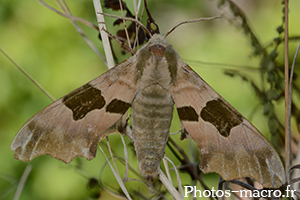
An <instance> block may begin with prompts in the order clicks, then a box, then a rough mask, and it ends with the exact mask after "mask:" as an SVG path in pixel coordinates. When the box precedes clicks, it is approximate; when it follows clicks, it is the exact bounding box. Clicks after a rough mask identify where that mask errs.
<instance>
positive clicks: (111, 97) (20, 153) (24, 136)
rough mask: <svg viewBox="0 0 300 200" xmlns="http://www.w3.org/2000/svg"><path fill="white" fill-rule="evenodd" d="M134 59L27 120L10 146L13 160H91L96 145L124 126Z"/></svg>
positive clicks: (132, 89)
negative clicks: (43, 157)
mask: <svg viewBox="0 0 300 200" xmlns="http://www.w3.org/2000/svg"><path fill="white" fill-rule="evenodd" d="M134 58H135V56H133V57H131V58H130V59H128V60H126V61H124V62H122V63H120V64H119V65H117V66H115V67H114V68H112V69H110V70H109V71H107V72H106V73H104V74H102V75H101V76H99V77H97V78H96V79H94V80H92V81H90V82H89V83H87V84H85V85H83V86H82V87H80V88H78V89H76V90H74V91H73V92H71V93H69V94H68V95H66V96H64V97H62V98H60V99H59V100H57V101H55V102H54V103H52V104H50V105H49V106H47V107H46V108H44V109H43V110H42V111H40V112H39V113H37V114H36V115H34V116H33V117H32V118H31V119H29V120H28V121H27V122H26V123H25V124H24V125H23V127H22V128H21V129H20V130H19V132H18V133H17V135H16V136H15V138H14V140H13V142H12V144H11V149H12V150H14V151H15V158H16V159H20V160H23V161H30V160H32V159H33V158H34V157H36V156H39V155H42V154H47V155H50V156H52V157H55V158H57V159H60V160H62V161H64V162H66V163H69V162H70V161H71V160H72V159H73V158H74V157H76V156H82V157H85V158H87V159H88V160H91V159H93V158H94V157H95V155H96V151H97V144H98V142H99V141H100V140H102V139H103V138H104V137H105V136H106V135H108V134H110V133H113V132H116V129H120V128H122V126H124V123H125V120H126V116H125V115H126V113H127V110H128V108H129V107H130V106H131V102H132V100H133V98H134V95H135V92H136V89H137V86H136V83H135V81H134V80H133V79H134V73H135V65H136V63H135V60H136V59H134ZM122 116H123V117H122ZM121 117H122V118H121Z"/></svg>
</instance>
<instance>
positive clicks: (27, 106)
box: [0, 0, 300, 200]
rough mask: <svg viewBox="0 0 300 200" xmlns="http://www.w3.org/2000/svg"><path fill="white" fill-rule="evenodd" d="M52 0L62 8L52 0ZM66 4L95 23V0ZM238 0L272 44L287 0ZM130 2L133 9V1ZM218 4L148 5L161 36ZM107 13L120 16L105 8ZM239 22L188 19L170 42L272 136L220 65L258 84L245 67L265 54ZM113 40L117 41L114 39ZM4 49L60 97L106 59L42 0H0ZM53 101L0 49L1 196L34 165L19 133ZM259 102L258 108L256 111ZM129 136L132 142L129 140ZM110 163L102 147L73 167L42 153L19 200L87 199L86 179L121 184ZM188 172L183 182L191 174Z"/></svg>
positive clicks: (91, 33) (252, 101)
mask: <svg viewBox="0 0 300 200" xmlns="http://www.w3.org/2000/svg"><path fill="white" fill-rule="evenodd" d="M46 2H47V3H49V4H50V5H52V6H55V7H56V8H58V7H57V5H56V4H55V3H54V1H46ZM66 2H67V4H68V6H69V7H70V10H71V11H72V13H73V15H75V16H79V17H82V18H84V19H87V20H88V21H91V22H93V23H94V24H96V18H95V13H94V9H93V2H92V1H91V0H89V1H88V0H77V1H74V0H72V1H71V0H69V1H66ZM234 2H236V3H237V4H238V5H239V6H240V8H242V9H243V11H244V12H245V14H246V16H247V17H248V20H249V21H248V23H249V25H250V26H251V28H252V30H253V31H254V33H255V34H256V36H257V37H258V38H259V40H260V42H261V43H262V44H263V45H267V44H269V43H270V42H271V41H272V40H273V38H275V37H277V36H278V34H277V32H276V27H278V26H279V25H280V24H281V22H282V8H283V7H282V5H281V1H279V0H277V1H274V0H264V1H261V0H251V1H249V0H235V1H234ZM126 3H127V5H128V6H129V8H130V9H131V11H133V7H132V2H128V1H127V2H126ZM218 3H219V1H217V0H213V1H208V0H201V1H185V0H165V1H161V0H151V1H148V4H149V5H148V6H149V8H150V11H151V13H152V16H153V17H154V19H155V20H156V22H157V24H158V25H159V27H160V31H161V33H162V34H163V33H166V32H167V31H168V30H169V29H171V28H172V27H173V26H174V25H175V24H177V23H179V22H182V21H185V20H191V19H198V18H201V17H211V16H220V15H221V14H225V15H227V14H230V12H228V10H227V9H219V8H218V6H217V5H218ZM299 8H300V2H299V1H297V0H291V1H290V35H297V34H299V33H300V26H299V19H300V12H299ZM104 12H109V13H113V14H119V13H117V12H112V11H110V10H109V11H108V10H105V9H104ZM106 19H107V24H108V30H109V31H110V32H111V33H112V34H115V33H116V31H117V30H118V29H119V27H112V22H113V21H114V19H111V18H108V17H106ZM234 23H239V22H234ZM234 23H233V24H234ZM79 24H80V23H79ZM233 24H232V23H229V22H228V21H227V20H226V19H224V18H223V19H218V20H214V21H208V22H198V23H193V24H186V25H183V26H181V27H179V28H177V29H176V30H175V31H174V32H173V33H172V34H171V35H169V36H168V38H167V41H168V42H169V43H170V44H172V45H173V47H174V48H175V49H176V50H177V51H178V53H179V54H180V55H181V57H182V59H183V60H185V61H186V62H187V63H190V64H189V65H190V66H191V67H192V68H193V69H194V70H196V71H197V72H198V73H199V74H200V75H201V76H202V78H203V79H204V80H205V81H206V82H208V83H209V84H210V85H211V86H212V87H213V88H214V89H215V90H216V91H217V92H218V93H220V94H221V95H222V96H223V97H224V98H225V99H226V100H227V101H228V102H229V103H231V104H232V105H233V106H234V107H235V108H236V109H237V110H239V111H240V112H241V113H242V114H243V115H244V116H245V117H246V118H248V117H250V116H251V119H250V120H251V122H252V123H253V124H254V125H255V126H256V127H257V128H258V129H259V130H260V131H261V132H262V133H264V134H266V137H269V136H268V127H267V122H266V120H265V118H264V117H263V115H262V107H261V106H258V105H259V102H258V101H257V99H256V97H255V94H254V92H253V90H252V88H251V87H250V86H249V84H248V83H246V82H243V81H241V79H239V78H231V77H229V76H226V75H224V73H223V71H224V69H226V68H227V66H222V67H221V68H220V67H219V66H217V65H214V64H213V63H223V64H230V65H238V66H241V68H240V70H241V71H242V72H243V73H247V74H249V76H251V77H252V78H253V79H254V80H255V81H257V82H259V80H260V79H259V78H260V77H259V73H258V72H257V71H255V70H247V69H245V68H243V67H242V66H252V67H256V68H258V67H259V61H260V60H259V58H256V57H253V56H251V53H252V51H253V49H252V48H251V45H250V41H249V39H248V38H247V37H245V35H244V34H243V31H242V30H241V29H238V28H236V27H235V26H234V25H233ZM80 26H81V27H82V28H83V30H84V31H85V32H86V34H87V35H88V37H89V38H90V39H91V40H92V41H93V43H94V44H95V45H96V46H97V47H98V48H99V50H100V51H101V52H103V50H102V43H101V41H99V40H98V39H97V36H98V33H97V32H96V31H95V30H92V29H91V28H89V27H86V26H85V25H82V24H80ZM121 29H122V28H121ZM114 46H115V47H118V46H119V45H118V44H117V43H114ZM0 47H1V48H2V49H3V50H4V51H5V52H6V53H7V54H9V55H10V56H11V57H12V58H13V59H14V60H15V61H16V62H17V63H18V64H19V65H20V66H22V67H23V68H24V69H25V70H26V71H27V72H28V73H29V74H30V75H31V76H32V77H34V79H35V80H36V81H37V82H39V83H40V84H41V85H42V86H43V87H44V88H45V89H46V90H47V91H48V92H49V93H50V94H52V95H53V96H54V97H55V98H60V97H61V96H63V95H65V94H67V93H68V92H70V91H72V90H73V89H75V88H77V87H79V86H81V85H83V84H84V83H86V82H88V81H90V80H92V79H93V78H95V77H96V76H98V75H100V74H101V73H103V72H104V71H106V67H105V65H104V64H103V62H102V61H101V60H100V59H99V58H98V57H97V56H96V54H95V53H94V52H93V51H92V50H91V49H90V48H89V47H88V46H87V45H86V43H85V42H84V40H83V39H82V38H81V36H80V35H79V34H78V33H77V32H76V31H75V29H74V27H73V25H72V24H71V23H70V21H69V20H68V19H66V18H63V17H61V16H59V15H57V14H56V13H54V12H53V11H50V10H49V9H47V8H45V7H44V6H42V5H41V4H39V3H38V1H36V0H28V1H15V0H1V1H0ZM296 48H297V44H291V45H290V51H291V52H290V54H291V55H293V54H294V52H295V49H296ZM278 50H279V52H280V55H279V57H278V62H282V63H283V54H282V52H283V46H280V47H279V49H278ZM116 53H117V55H118V58H119V60H120V61H122V60H123V59H125V58H126V57H129V56H130V55H129V54H126V55H121V54H120V51H119V49H117V50H116ZM197 61H201V62H207V63H211V64H203V63H199V62H197ZM50 103H51V100H50V99H49V98H48V97H47V96H45V95H44V94H43V93H42V92H41V91H40V90H39V89H38V88H37V87H36V86H35V85H33V84H32V83H31V82H30V81H29V79H28V78H27V77H25V76H24V75H23V74H22V73H21V72H20V71H19V70H18V69H17V68H16V67H15V66H14V65H13V64H12V62H11V61H9V60H8V59H7V58H6V57H5V56H4V55H3V54H2V53H0V199H12V198H13V196H14V195H15V193H16V189H17V186H18V184H19V181H20V178H21V176H22V174H23V173H24V170H25V168H26V166H27V165H28V163H24V162H22V161H18V160H15V159H14V158H13V151H11V150H10V144H11V142H12V140H13V137H14V136H15V134H16V133H17V131H18V130H19V128H20V127H21V126H22V124H23V123H25V121H26V120H27V119H29V118H30V117H31V116H32V115H34V114H35V113H36V112H38V111H39V110H41V109H42V108H44V107H45V106H47V105H48V104H50ZM282 105H283V102H282ZM282 105H281V106H279V107H278V111H279V113H282V118H281V119H282V120H283V119H284V114H283V106H282ZM254 108H258V109H257V110H256V112H255V114H254V116H252V115H251V113H252V112H253V109H254ZM294 126H295V125H294ZM178 130H179V124H178V122H177V123H174V124H173V126H172V129H171V132H175V131H178ZM179 137H180V136H179V135H175V136H174V138H175V139H176V141H178V139H179ZM126 141H127V144H129V141H128V140H126ZM110 142H111V145H112V146H113V148H114V150H115V151H116V152H117V153H118V154H119V155H122V152H123V145H121V144H122V143H121V140H120V138H119V136H118V135H114V136H112V137H110ZM178 144H182V147H183V148H184V149H186V150H187V151H188V149H189V144H190V142H189V141H183V142H178ZM128 148H129V150H130V151H132V146H130V145H128ZM167 152H168V150H167ZM167 156H168V153H167ZM171 157H172V156H171ZM104 162H105V159H104V157H103V155H102V153H101V152H98V154H97V157H96V158H95V159H94V160H92V161H85V160H84V159H75V160H74V161H73V162H71V163H70V164H69V165H65V164H64V163H63V162H61V161H58V160H56V159H54V158H51V157H49V156H40V157H37V158H35V159H34V160H33V161H32V162H30V163H29V164H30V165H31V166H32V170H31V172H30V174H29V177H28V179H27V180H26V182H25V185H24V189H23V191H22V192H21V197H20V199H65V200H67V199H73V200H75V199H89V196H91V194H92V193H93V192H95V191H92V190H91V189H89V188H88V187H87V183H88V178H90V177H95V178H99V175H100V174H101V177H103V180H104V182H105V183H107V184H109V185H112V186H115V187H116V188H117V186H116V181H115V178H114V177H113V175H112V173H111V172H110V170H109V169H106V170H105V173H100V168H101V167H102V165H103V163H104ZM130 162H131V163H130V164H132V166H134V167H135V169H136V170H138V169H137V161H136V158H135V157H134V156H133V157H132V156H131V158H130ZM174 162H175V164H179V163H178V162H177V163H176V161H174ZM122 169H123V168H122ZM121 174H123V171H121ZM182 176H183V180H185V175H182ZM210 177H212V176H207V184H208V185H209V186H214V187H215V188H216V187H217V182H218V179H217V178H216V179H213V181H210ZM213 177H215V176H213ZM131 184H132V185H134V187H135V189H141V190H144V191H145V192H146V193H149V190H147V189H146V188H145V186H141V185H140V184H139V183H131ZM184 184H188V182H185V183H184ZM131 187H132V186H131ZM149 194H150V193H149ZM101 195H102V196H101V198H100V199H105V198H106V197H108V196H109V194H107V193H105V192H103V191H101Z"/></svg>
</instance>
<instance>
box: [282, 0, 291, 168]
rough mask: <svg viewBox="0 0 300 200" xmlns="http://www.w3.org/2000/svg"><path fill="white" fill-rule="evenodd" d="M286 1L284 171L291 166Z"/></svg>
mask: <svg viewBox="0 0 300 200" xmlns="http://www.w3.org/2000/svg"><path fill="white" fill-rule="evenodd" d="M288 8H289V6H288V0H285V7H284V9H285V10H284V12H285V13H284V21H285V23H284V26H285V27H284V31H285V34H284V49H285V51H284V68H285V69H284V78H285V170H286V172H287V170H288V169H289V168H290V164H291V126H290V116H289V105H288V102H289V45H288V44H289V41H288V37H289V34H288V33H289V32H288V30H289V29H288V28H289V27H288Z"/></svg>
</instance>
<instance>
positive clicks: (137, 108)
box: [132, 84, 174, 181]
mask: <svg viewBox="0 0 300 200" xmlns="http://www.w3.org/2000/svg"><path fill="white" fill-rule="evenodd" d="M173 107H174V103H173V99H172V97H171V92H170V90H169V91H167V90H166V89H163V88H162V87H161V85H159V84H153V85H151V86H148V87H147V88H144V89H143V90H141V91H139V92H138V93H137V94H136V97H135V99H134V101H133V103H132V131H133V141H134V146H135V150H136V153H137V158H138V160H139V169H140V172H141V174H142V175H143V177H144V178H145V179H146V180H149V181H154V180H155V178H156V176H157V172H158V168H159V165H160V161H161V159H162V157H163V155H164V150H165V147H166V143H167V140H168V136H169V131H170V126H171V121H172V117H173Z"/></svg>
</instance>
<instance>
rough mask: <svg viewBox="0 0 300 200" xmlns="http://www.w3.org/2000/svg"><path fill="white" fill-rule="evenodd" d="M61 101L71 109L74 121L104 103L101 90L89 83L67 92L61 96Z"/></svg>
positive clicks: (99, 107) (102, 105) (101, 106)
mask: <svg viewBox="0 0 300 200" xmlns="http://www.w3.org/2000/svg"><path fill="white" fill-rule="evenodd" d="M62 102H63V103H64V104H65V105H66V106H67V107H68V108H69V109H71V110H72V112H73V119H74V120H75V121H76V120H80V119H82V118H84V117H85V116H86V114H88V113H89V112H91V111H92V110H95V109H101V108H103V107H104V105H105V99H104V97H103V96H102V95H101V90H98V89H97V88H95V87H93V86H92V85H90V84H85V85H84V86H82V87H80V88H78V89H77V90H74V91H73V92H71V93H69V94H68V95H66V96H65V97H64V98H63V100H62Z"/></svg>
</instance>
